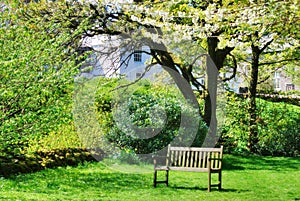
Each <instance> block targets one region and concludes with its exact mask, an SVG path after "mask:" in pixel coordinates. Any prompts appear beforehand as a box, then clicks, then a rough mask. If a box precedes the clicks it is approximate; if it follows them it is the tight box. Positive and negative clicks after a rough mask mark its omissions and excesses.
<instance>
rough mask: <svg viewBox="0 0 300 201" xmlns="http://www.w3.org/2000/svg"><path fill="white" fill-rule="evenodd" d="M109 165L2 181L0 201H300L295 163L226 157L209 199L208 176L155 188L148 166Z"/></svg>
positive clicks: (174, 178) (174, 176)
mask: <svg viewBox="0 0 300 201" xmlns="http://www.w3.org/2000/svg"><path fill="white" fill-rule="evenodd" d="M107 164H108V163H106V164H105V163H103V162H98V163H85V164H83V165H80V166H78V167H66V168H56V169H47V170H44V171H40V172H36V173H32V174H23V175H18V176H14V177H11V178H9V179H4V178H2V179H1V180H0V186H1V190H0V200H143V201H148V200H180V201H185V200H300V182H299V175H300V159H299V158H283V157H280V158H278V157H277V158H272V157H257V156H249V157H242V156H233V155H225V160H224V171H223V190H222V191H218V190H217V189H214V188H213V189H212V192H211V193H208V192H207V174H206V173H189V172H170V185H169V187H166V186H165V185H163V184H161V185H158V187H157V188H153V183H152V182H153V181H152V180H153V173H152V171H151V169H152V168H153V167H152V166H151V165H148V166H147V165H146V166H145V165H143V166H141V167H140V166H137V165H122V164H119V163H109V164H110V165H109V166H107ZM135 172H139V173H135ZM159 176H160V177H163V173H162V174H160V175H159ZM214 179H216V178H214Z"/></svg>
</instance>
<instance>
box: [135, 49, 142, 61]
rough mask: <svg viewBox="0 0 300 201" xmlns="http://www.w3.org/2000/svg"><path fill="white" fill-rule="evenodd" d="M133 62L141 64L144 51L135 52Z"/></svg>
mask: <svg viewBox="0 0 300 201" xmlns="http://www.w3.org/2000/svg"><path fill="white" fill-rule="evenodd" d="M133 61H134V62H141V61H142V51H141V50H134V51H133Z"/></svg>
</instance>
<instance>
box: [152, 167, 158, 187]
mask: <svg viewBox="0 0 300 201" xmlns="http://www.w3.org/2000/svg"><path fill="white" fill-rule="evenodd" d="M156 179H157V171H156V170H154V179H153V186H154V188H156Z"/></svg>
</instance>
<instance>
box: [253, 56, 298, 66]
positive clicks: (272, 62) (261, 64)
mask: <svg viewBox="0 0 300 201" xmlns="http://www.w3.org/2000/svg"><path fill="white" fill-rule="evenodd" d="M288 61H300V58H291V59H283V60H279V61H271V62H264V63H260V64H258V65H259V66H263V65H271V64H278V63H283V62H288Z"/></svg>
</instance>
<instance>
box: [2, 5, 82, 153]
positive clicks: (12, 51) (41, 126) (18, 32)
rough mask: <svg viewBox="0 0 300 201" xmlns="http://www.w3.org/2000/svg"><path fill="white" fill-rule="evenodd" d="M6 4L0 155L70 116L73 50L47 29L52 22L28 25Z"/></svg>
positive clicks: (21, 147)
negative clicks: (52, 35)
mask: <svg viewBox="0 0 300 201" xmlns="http://www.w3.org/2000/svg"><path fill="white" fill-rule="evenodd" d="M19 14H20V13H18V11H15V10H14V8H13V7H9V6H6V7H4V8H3V11H1V12H0V65H1V68H0V94H1V96H0V155H1V156H5V157H13V156H14V155H19V154H22V153H24V148H26V147H27V146H28V145H29V144H30V141H31V140H35V139H39V138H40V136H41V135H47V134H48V133H50V132H51V131H55V130H56V129H58V128H59V126H60V125H63V124H68V123H69V122H70V121H71V120H72V116H71V115H70V111H71V110H70V109H71V105H70V104H71V100H72V99H71V97H72V82H73V76H74V75H75V74H76V72H77V65H76V64H75V62H76V60H75V57H76V54H73V55H72V56H71V55H69V54H70V52H71V51H72V50H71V49H67V48H66V47H65V46H63V45H62V44H63V43H64V41H65V40H66V38H67V37H68V35H67V34H61V35H59V36H57V37H56V38H53V37H51V36H50V35H49V34H48V31H49V30H55V25H54V24H52V25H47V26H46V25H45V24H34V25H33V24H31V23H29V22H25V21H22V20H20V18H19V17H20V15H19Z"/></svg>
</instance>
